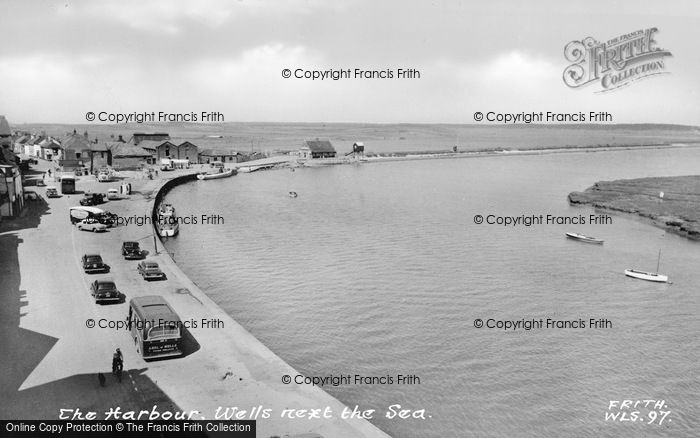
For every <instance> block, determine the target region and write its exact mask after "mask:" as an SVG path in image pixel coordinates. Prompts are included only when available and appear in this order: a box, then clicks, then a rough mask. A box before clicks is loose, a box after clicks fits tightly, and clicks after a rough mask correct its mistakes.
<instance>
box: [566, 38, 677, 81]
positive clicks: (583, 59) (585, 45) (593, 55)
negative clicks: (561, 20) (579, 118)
mask: <svg viewBox="0 0 700 438" xmlns="http://www.w3.org/2000/svg"><path fill="white" fill-rule="evenodd" d="M657 31H658V29H657V28H655V27H652V28H649V29H643V30H637V31H635V32H631V33H627V34H624V35H620V36H618V37H616V38H613V39H610V40H608V41H606V42H599V41H596V40H595V39H594V38H592V37H587V38H584V39H583V40H581V41H571V42H570V43H569V44H567V45H566V47H565V48H564V56H565V57H566V60H567V61H569V62H571V63H572V64H571V65H569V66H568V67H566V69H564V83H565V84H566V85H567V86H569V87H571V88H580V87H583V86H586V85H591V84H595V83H597V84H598V85H599V86H600V90H598V91H596V92H597V93H602V92H608V91H613V90H617V89H619V88H621V87H624V86H627V85H629V84H630V83H632V82H634V81H637V80H639V79H642V78H647V77H649V76H654V75H659V74H664V73H668V71H667V70H666V64H665V61H664V58H665V57H667V56H672V55H671V52H669V51H668V50H665V49H662V48H660V47H658V45H657V42H656V40H655V39H654V37H655V34H656V33H657Z"/></svg>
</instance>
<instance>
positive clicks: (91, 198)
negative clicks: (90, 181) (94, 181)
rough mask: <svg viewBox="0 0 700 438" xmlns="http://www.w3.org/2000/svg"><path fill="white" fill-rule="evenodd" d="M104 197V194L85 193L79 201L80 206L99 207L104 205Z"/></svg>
mask: <svg viewBox="0 0 700 438" xmlns="http://www.w3.org/2000/svg"><path fill="white" fill-rule="evenodd" d="M104 202H105V195H104V193H86V194H85V196H83V199H81V200H80V205H83V206H86V205H99V204H104Z"/></svg>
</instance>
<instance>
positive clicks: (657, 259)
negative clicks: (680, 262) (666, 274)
mask: <svg viewBox="0 0 700 438" xmlns="http://www.w3.org/2000/svg"><path fill="white" fill-rule="evenodd" d="M659 263H661V249H659V256H658V257H657V258H656V273H657V274H658V273H659Z"/></svg>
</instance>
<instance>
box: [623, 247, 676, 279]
mask: <svg viewBox="0 0 700 438" xmlns="http://www.w3.org/2000/svg"><path fill="white" fill-rule="evenodd" d="M660 262H661V250H659V257H658V258H657V259H656V272H645V271H637V270H635V269H625V275H626V276H628V277H632V278H638V279H640V280H646V281H654V282H657V283H668V276H666V275H661V274H659V263H660Z"/></svg>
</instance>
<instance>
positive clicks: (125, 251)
mask: <svg viewBox="0 0 700 438" xmlns="http://www.w3.org/2000/svg"><path fill="white" fill-rule="evenodd" d="M122 255H123V256H124V258H125V259H126V260H141V259H144V258H146V256H145V255H144V254H143V251H141V248H140V247H139V243H138V242H124V243H122Z"/></svg>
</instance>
